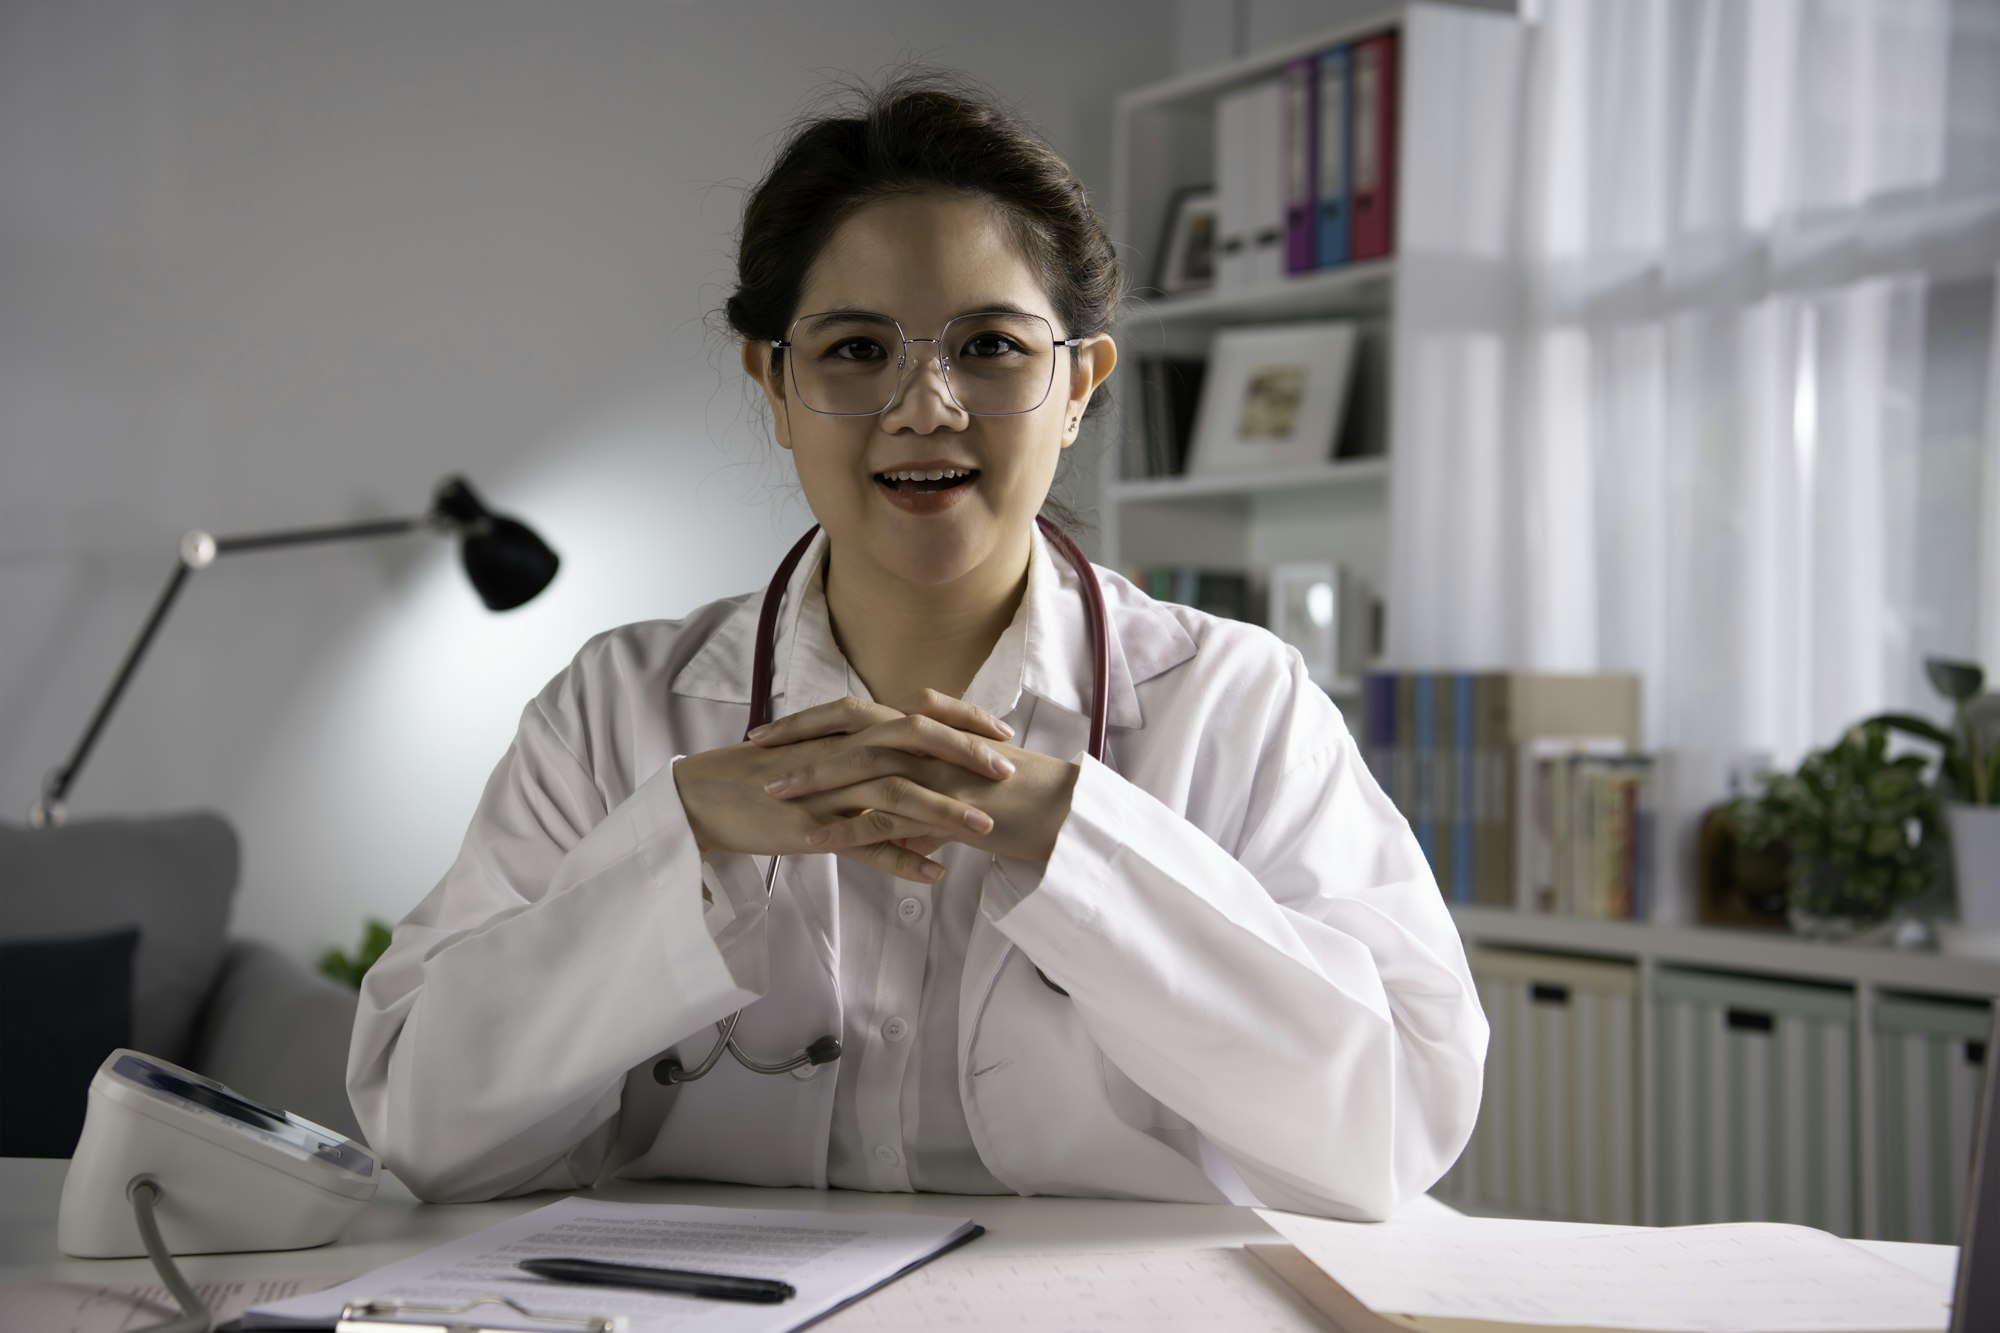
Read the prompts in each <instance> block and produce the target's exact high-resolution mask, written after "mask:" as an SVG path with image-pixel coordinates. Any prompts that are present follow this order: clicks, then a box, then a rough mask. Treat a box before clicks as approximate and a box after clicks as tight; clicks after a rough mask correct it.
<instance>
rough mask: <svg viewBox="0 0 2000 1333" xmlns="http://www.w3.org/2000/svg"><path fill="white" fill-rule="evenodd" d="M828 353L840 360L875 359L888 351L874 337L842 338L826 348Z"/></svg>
mask: <svg viewBox="0 0 2000 1333" xmlns="http://www.w3.org/2000/svg"><path fill="white" fill-rule="evenodd" d="M826 355H828V356H830V357H833V358H835V359H836V360H840V361H873V360H875V359H877V358H878V357H882V356H886V355H887V353H886V352H884V351H883V350H882V344H881V343H878V342H876V341H875V340H874V339H873V338H842V339H841V340H840V341H839V342H837V343H835V344H834V345H833V346H831V347H829V348H827V349H826Z"/></svg>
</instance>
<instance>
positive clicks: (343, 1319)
mask: <svg viewBox="0 0 2000 1333" xmlns="http://www.w3.org/2000/svg"><path fill="white" fill-rule="evenodd" d="M482 1305H504V1306H506V1307H507V1308H508V1309H509V1310H512V1311H513V1312H514V1313H515V1314H516V1315H518V1316H519V1317H520V1318H521V1319H524V1320H528V1321H530V1323H529V1324H528V1325H523V1324H519V1323H515V1322H513V1321H511V1320H510V1321H508V1322H506V1323H501V1324H496V1323H492V1322H490V1321H488V1320H485V1319H458V1318H454V1316H457V1315H463V1314H466V1313H467V1312H468V1311H471V1310H476V1309H478V1308H479V1307H480V1306H482ZM405 1316H416V1317H415V1318H406V1317H405ZM433 1316H442V1318H434V1317H433ZM502 1318H505V1316H502ZM618 1326H619V1320H618V1317H617V1316H616V1315H602V1314H590V1315H556V1314H536V1313H535V1312H534V1311H533V1310H530V1309H528V1308H527V1307H526V1306H523V1305H519V1304H517V1303H515V1302H514V1301H511V1300H509V1299H508V1298H507V1297H505V1296H481V1297H480V1298H478V1299H477V1300H472V1301H467V1302H465V1304H463V1305H406V1304H404V1303H403V1302H402V1301H390V1300H374V1301H349V1302H348V1303H347V1304H345V1305H343V1306H341V1307H340V1320H339V1322H338V1323H336V1324H335V1325H334V1333H547V1331H548V1330H549V1329H551V1328H565V1329H570V1328H573V1329H581V1330H583V1333H618Z"/></svg>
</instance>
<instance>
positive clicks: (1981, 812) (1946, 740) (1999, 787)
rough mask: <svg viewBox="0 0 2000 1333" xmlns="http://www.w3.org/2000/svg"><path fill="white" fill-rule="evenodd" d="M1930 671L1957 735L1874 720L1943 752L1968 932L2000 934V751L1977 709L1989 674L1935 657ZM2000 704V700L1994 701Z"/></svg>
mask: <svg viewBox="0 0 2000 1333" xmlns="http://www.w3.org/2000/svg"><path fill="white" fill-rule="evenodd" d="M1924 671H1925V674H1927V675H1928V676H1929V677H1930V681H1931V684H1932V685H1934V686H1936V687H1937V691H1938V693H1939V694H1942V695H1943V696H1944V697H1945V698H1947V699H1949V700H1951V702H1952V725H1951V728H1950V730H1946V729H1945V728H1943V727H1940V726H1938V725H1937V724H1936V723H1935V722H1932V721H1931V720H1930V719H1929V718H1925V717H1916V716H1913V715H1911V714H1908V713H1883V714H1881V715H1880V716H1878V717H1873V718H1870V719H1868V720H1869V721H1870V722H1878V723H1880V724H1882V725H1883V726H1886V727H1890V728H1893V729H1895V730H1897V731H1900V732H1902V733H1904V734H1905V735H1909V736H1914V737H1916V738H1917V739H1919V740H1924V741H1929V742H1930V743H1931V744H1933V745H1935V746H1937V747H1938V752H1939V753H1938V777H1937V790H1938V795H1939V797H1940V798H1941V799H1942V801H1943V803H1944V814H1945V820H1946V825H1947V827H1948V829H1949V833H1950V841H1951V850H1952V868H1953V869H1954V870H1955V871H1956V876H1955V878H1956V879H1957V881H1958V917H1959V922H1960V924H1961V925H1963V926H1966V927H1970V928H1973V929H1975V930H1980V931H1986V932H2000V743H1996V742H1995V741H1994V740H1988V741H1986V742H1985V743H1984V744H1982V743H1981V738H1980V731H1981V728H1980V726H1979V725H1978V722H1977V720H1976V719H1975V718H1974V716H1973V714H1974V711H1975V702H1976V701H1979V700H1980V698H1981V694H1980V692H1981V691H1982V690H1983V689H1984V688H1985V686H1986V673H1985V672H1983V671H1981V670H1980V669H1979V667H1978V666H1976V665H1975V664H1973V663H1971V662H1951V661H1946V660H1945V659H1943V658H1938V657H1932V658H1926V659H1925V661H1924ZM1992 702H1993V703H1994V704H2000V696H1995V698H1994V699H1993V700H1992Z"/></svg>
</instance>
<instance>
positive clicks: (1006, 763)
mask: <svg viewBox="0 0 2000 1333" xmlns="http://www.w3.org/2000/svg"><path fill="white" fill-rule="evenodd" d="M993 772H994V774H995V776H997V777H1003V778H1005V777H1011V776H1013V773H1014V765H1013V762H1012V761H1011V760H1009V759H1008V758H1007V756H1006V755H1003V754H996V755H994V756H993Z"/></svg>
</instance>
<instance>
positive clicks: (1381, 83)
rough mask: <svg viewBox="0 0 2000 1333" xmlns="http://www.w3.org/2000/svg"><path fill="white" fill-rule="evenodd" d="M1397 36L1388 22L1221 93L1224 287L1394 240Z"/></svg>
mask: <svg viewBox="0 0 2000 1333" xmlns="http://www.w3.org/2000/svg"><path fill="white" fill-rule="evenodd" d="M1396 48H1397V42H1396V34H1395V33H1393V32H1386V33H1380V34H1377V35H1376V36H1374V37H1370V38H1366V39H1364V40H1361V41H1357V42H1351V43H1348V44H1347V45H1344V46H1340V47H1336V48H1334V49H1332V50H1329V51H1322V52H1320V53H1318V54H1317V55H1311V56H1306V57H1304V58H1302V59H1300V60H1296V61H1294V62H1292V63H1291V64H1290V65H1288V66H1286V68H1285V71H1284V73H1283V74H1281V75H1279V76H1278V77H1276V78H1273V79H1266V80H1264V81H1262V82H1260V83H1255V84H1251V85H1249V86H1247V87H1244V88H1240V89H1237V90H1236V91H1234V92H1231V93H1227V94H1225V95H1224V96H1222V97H1221V98H1219V99H1218V100H1217V102H1216V113H1215V115H1216V124H1215V180H1216V253H1217V264H1216V288H1217V290H1218V291H1228V290H1231V289H1241V288H1245V287H1256V286H1261V285H1263V284H1265V283H1270V282H1276V281H1279V280H1281V279H1282V278H1284V277H1285V276H1287V275H1297V274H1303V273H1310V272H1314V271H1316V270H1319V269H1323V268H1330V267H1333V266H1336V265H1340V264H1346V263H1350V262H1353V261H1356V260H1363V259H1378V258H1381V257H1382V256H1384V255H1387V254H1388V253H1389V252H1390V250H1391V248H1392V245H1393V237H1394V236H1395V226H1394V212H1395V195H1396V179H1395V177H1396V170H1395V164H1396V129H1397V126H1396V106H1397V96H1396V78H1397V69H1396V65H1397V59H1396V54H1397V51H1396Z"/></svg>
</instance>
